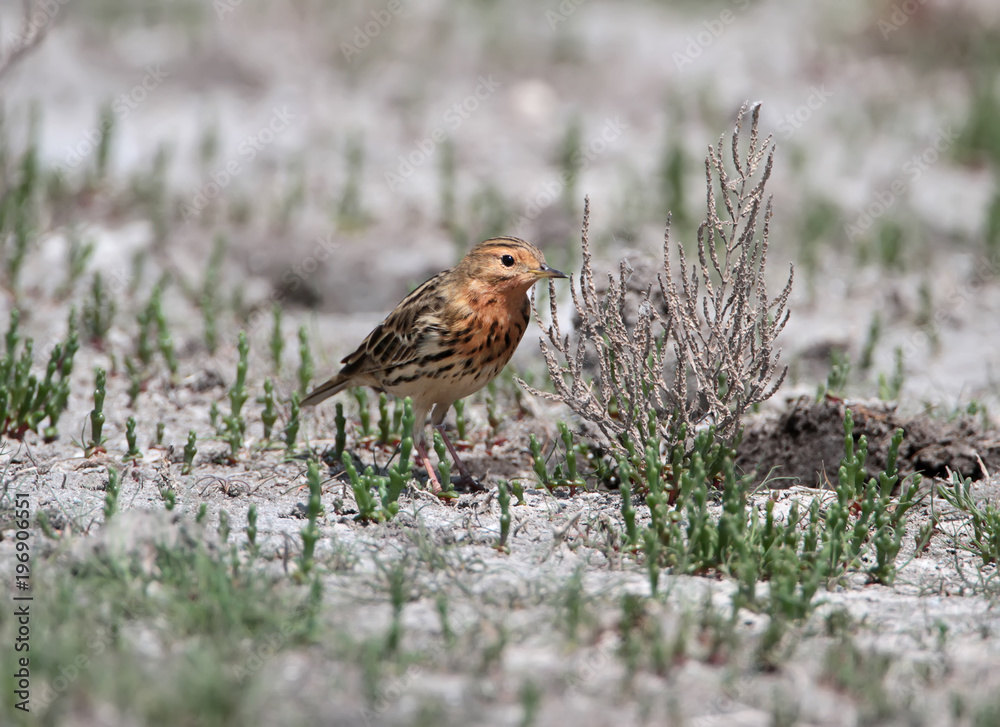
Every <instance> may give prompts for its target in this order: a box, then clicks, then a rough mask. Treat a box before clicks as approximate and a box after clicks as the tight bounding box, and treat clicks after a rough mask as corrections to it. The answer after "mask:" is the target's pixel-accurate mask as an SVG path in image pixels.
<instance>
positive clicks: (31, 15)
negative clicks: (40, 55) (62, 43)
mask: <svg viewBox="0 0 1000 727" xmlns="http://www.w3.org/2000/svg"><path fill="white" fill-rule="evenodd" d="M21 5H22V10H21V14H22V16H23V18H22V20H21V32H20V33H18V35H17V36H16V40H15V42H14V44H13V45H12V46H11V47H10V48H6V49H3V50H2V51H0V81H2V80H3V78H4V76H6V75H7V74H8V73H9V72H10V71H11V70H13V69H14V67H15V66H17V64H18V63H20V62H21V61H22V60H24V57H25V56H27V55H28V53H30V52H31V51H33V50H34V49H35V48H37V47H38V46H39V45H40V44H41V42H42V41H43V40H44V39H45V35H46V34H47V33H48V32H49V28H50V27H52V24H53V23H54V22H55V19H54V17H53V16H52V15H51V14H50V13H49V11H48V10H47V9H46V3H45V2H44V1H43V0H22V2H21ZM49 6H54V7H56V8H58V7H60V6H59V5H58V4H56V3H49ZM40 18H44V22H41V23H39V22H38V21H39V19H40Z"/></svg>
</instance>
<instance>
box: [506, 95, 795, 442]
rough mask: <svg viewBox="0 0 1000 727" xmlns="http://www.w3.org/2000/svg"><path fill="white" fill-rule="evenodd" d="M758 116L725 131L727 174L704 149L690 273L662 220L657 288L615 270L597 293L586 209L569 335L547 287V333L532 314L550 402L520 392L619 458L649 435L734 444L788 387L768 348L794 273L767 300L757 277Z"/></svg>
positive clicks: (763, 168) (769, 149)
mask: <svg viewBox="0 0 1000 727" xmlns="http://www.w3.org/2000/svg"><path fill="white" fill-rule="evenodd" d="M759 114H760V105H759V104H756V105H754V106H753V107H749V106H748V105H747V104H744V105H743V107H742V108H741V109H740V113H739V116H738V118H737V120H736V124H735V127H734V129H733V133H732V144H731V160H730V161H731V164H732V168H731V169H729V168H727V165H726V163H725V162H724V159H723V156H724V154H723V148H724V146H723V142H724V140H725V135H723V136H721V137H720V138H719V145H718V147H712V146H709V150H708V156H707V157H706V159H705V180H706V187H707V209H708V213H707V217H706V219H705V221H704V222H703V223H702V224H701V225H700V226H699V228H698V244H697V262H696V263H691V264H689V263H688V262H687V259H686V257H685V254H684V247H683V246H682V245H681V244H676V245H671V241H670V222H669V219H668V221H667V228H666V232H665V234H664V240H663V269H662V271H661V272H660V273H659V274H658V275H657V280H658V285H655V286H654V284H653V282H652V281H649V282H648V284H647V285H646V286H645V289H644V290H643V291H642V292H636V286H635V285H634V284H630V281H629V277H630V275H631V272H632V270H631V268H630V267H629V265H628V263H627V262H625V261H622V262H621V263H620V265H619V271H618V276H617V277H616V276H614V275H611V274H610V273H609V274H608V285H607V290H606V291H604V292H602V293H599V292H598V289H597V287H596V286H595V280H594V272H593V268H592V266H591V252H590V244H589V240H588V228H589V223H590V201H589V199H588V200H587V202H586V204H585V206H584V214H583V230H582V235H581V245H582V249H583V269H582V271H581V273H580V279H579V290H578V289H577V281H575V280H571V281H570V289H571V291H572V296H573V305H574V307H575V309H576V316H577V317H578V319H579V324H578V326H577V330H576V331H575V332H574V335H573V336H572V337H571V336H570V335H569V334H563V332H562V331H561V330H560V328H559V311H558V306H557V303H556V291H555V288H554V286H553V285H552V283H551V281H550V283H549V305H550V313H551V323H543V322H542V320H541V319H540V317H539V315H538V310H537V308H535V311H534V312H535V319H536V321H538V323H539V325H540V326H541V328H542V330H543V332H544V333H545V336H546V337H545V338H542V339H541V340H540V342H541V347H542V353H543V355H544V356H545V362H546V364H547V365H548V369H549V374H550V376H551V378H552V381H553V384H554V387H555V393H554V394H552V393H547V392H542V391H539V390H537V389H534V388H532V387H530V386H528V385H527V384H526V383H525V382H523V381H520V380H519V383H520V385H521V386H523V387H524V388H525V389H526V390H528V391H530V392H531V393H533V394H535V395H537V396H541V397H545V398H547V399H552V400H555V401H560V402H562V403H564V404H566V405H567V406H569V408H570V409H571V410H572V411H573V412H574V413H575V414H576V415H577V416H579V417H580V418H582V419H584V420H586V421H588V422H591V423H592V424H594V425H595V426H596V427H597V429H598V430H599V431H600V433H601V435H602V438H603V439H605V440H606V442H607V444H609V445H611V446H612V447H613V448H614V449H615V450H617V451H618V452H619V453H622V454H624V453H625V452H626V450H627V444H628V443H630V442H631V443H633V444H634V445H636V446H637V447H638V451H639V452H642V451H643V443H645V442H646V441H647V437H648V436H649V435H650V434H651V433H652V432H651V427H655V431H656V434H657V435H658V436H659V437H660V439H661V440H664V441H666V442H668V443H674V442H677V441H678V440H679V439H680V438H682V437H683V438H685V439H690V438H691V437H692V436H693V435H694V433H695V432H696V430H697V429H699V428H701V427H703V426H705V425H714V427H715V429H716V436H717V437H721V438H722V439H724V440H726V441H730V442H731V441H733V440H734V438H735V437H736V435H737V433H738V432H739V430H740V424H741V421H742V418H743V415H744V414H745V413H746V411H747V410H748V409H749V408H750V407H751V406H753V405H754V404H756V403H759V402H762V401H764V400H766V399H767V398H769V397H770V396H771V395H772V394H774V392H775V391H776V390H777V388H778V387H779V386H780V385H781V382H782V381H783V379H784V377H785V372H786V369H785V368H781V369H780V370H779V368H778V359H779V356H780V353H781V352H780V349H776V348H775V345H774V344H775V338H776V336H777V335H778V333H779V332H780V331H781V330H782V328H784V326H785V323H786V322H787V320H788V309H787V304H788V296H789V294H790V293H791V290H792V279H793V274H794V270H793V269H791V267H790V269H789V275H788V282H787V283H786V284H785V286H784V288H783V289H782V290H781V292H780V293H779V294H778V295H777V296H776V297H774V298H769V297H768V295H767V286H766V283H765V279H764V272H765V266H766V263H767V248H768V236H769V221H770V219H771V198H770V197H768V198H767V199H766V200H765V198H764V187H765V185H766V184H767V180H768V178H769V177H770V175H771V164H772V161H773V158H774V145H773V144H772V143H771V137H770V136H768V137H767V138H765V139H763V140H761V139H759V138H758V131H757V127H758V117H759ZM748 116H749V119H750V130H749V139H748V140H745V139H744V138H743V137H744V136H746V134H745V133H744V130H743V123H744V121H745V120H746V118H747V117H748ZM744 141H746V142H747V143H746V150H745V151H744V152H743V153H741V152H740V146H741V145H743V143H744ZM673 255H676V258H677V262H676V265H675V263H674V262H673V260H672V256H673ZM675 271H676V274H675ZM546 339H547V340H546ZM590 371H595V375H589V372H590ZM651 415H652V416H651Z"/></svg>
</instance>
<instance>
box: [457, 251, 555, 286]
mask: <svg viewBox="0 0 1000 727" xmlns="http://www.w3.org/2000/svg"><path fill="white" fill-rule="evenodd" d="M455 271H456V272H458V273H460V274H463V275H466V276H468V277H469V278H471V279H472V280H474V281H476V282H479V283H481V284H484V285H486V286H488V287H490V288H492V289H494V290H501V291H503V292H508V293H517V292H522V293H523V292H525V291H527V290H528V288H530V287H531V286H532V285H534V284H535V283H536V282H538V281H539V280H541V279H542V278H565V277H566V276H565V275H564V274H563V273H561V272H559V271H558V270H554V269H552V268H550V267H549V266H548V265H546V264H545V255H543V254H542V251H541V250H539V249H538V248H537V247H535V246H534V245H532V244H531V243H529V242H525V241H524V240H519V239H518V238H516V237H494V238H492V239H489V240H485V241H483V242H480V243H479V244H478V245H476V246H475V247H474V248H472V249H471V250H470V251H469V253H468V254H467V255H466V256H465V257H464V258H462V261H461V262H460V263H459V264H458V265H457V266H456V267H455Z"/></svg>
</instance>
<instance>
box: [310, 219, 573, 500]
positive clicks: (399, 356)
mask: <svg viewBox="0 0 1000 727" xmlns="http://www.w3.org/2000/svg"><path fill="white" fill-rule="evenodd" d="M565 277H567V276H566V275H565V274H564V273H561V272H559V271H558V270H554V269H553V268H551V267H549V266H548V265H547V264H546V263H545V256H544V255H543V254H542V251H541V250H539V249H538V248H537V247H535V246H534V245H532V244H531V243H529V242H525V241H524V240H521V239H519V238H516V237H493V238H490V239H488V240H484V241H483V242H480V243H479V244H477V245H475V246H474V247H473V248H472V249H471V250H469V252H468V253H467V254H466V255H465V257H464V258H462V260H461V261H460V262H459V263H458V264H457V265H456V266H455V267H453V268H449V269H448V270H445V271H443V272H440V273H438V274H437V275H435V276H434V277H433V278H431V279H430V280H428V281H426V282H425V283H423V284H422V285H420V286H419V287H417V288H416V289H415V290H414V291H413V292H412V293H410V294H409V295H407V296H406V297H405V298H403V300H402V301H401V302H400V303H399V304H398V305H397V306H396V307H395V309H394V310H393V311H392V312H391V313H390V314H389V315H388V316H386V318H385V319H384V320H383V321H382V322H381V323H379V324H378V325H377V326H376V327H375V329H374V330H372V332H371V333H369V334H368V337H367V338H365V340H364V341H362V342H361V345H359V346H358V347H357V349H356V350H355V351H354V352H353V353H351V354H349V355H348V356H346V357H345V358H344V359H343V360H342V361H341V364H343V366H342V368H341V369H340V371H338V372H337V373H336V374H335V375H334V376H332V377H331V378H330V379H328V380H327V381H325V382H324V383H322V384H320V385H319V386H317V387H316V388H315V389H314V390H313V391H311V392H309V393H308V394H307V395H306V396H305V398H304V399H303V400H302V402H301V405H302V406H312V405H315V404H318V403H320V402H321V401H323V400H325V399H327V398H329V397H331V396H333V395H335V394H338V393H340V392H341V391H343V390H344V389H347V388H351V387H356V386H367V387H370V388H372V389H374V390H375V391H377V392H379V393H381V392H385V393H388V394H391V395H392V396H396V397H399V398H405V397H410V398H411V400H412V402H413V442H414V445H415V447H416V450H417V455H418V458H419V459H420V464H421V465H423V467H424V469H425V470H426V471H427V478H428V481H429V484H430V486H431V490H432V491H433V492H440V491H441V484H440V482H438V479H437V476H436V475H435V474H434V469H433V467H432V466H431V463H430V458H429V457H428V454H427V444H426V440H425V438H424V433H425V431H426V424H427V416H428V414H430V415H431V424H432V425H433V426H434V427H435V428H436V429H437V430H438V431H439V432H441V437H442V439H443V440H444V443H445V444H446V445H447V447H448V451H449V452H450V453H451V456H452V459H454V460H455V464H456V465H457V466H458V469H459V472H460V473H461V476H462V480H463V481H474V480H473V478H472V476H471V475H470V474H469V471H468V469H467V468H466V467H465V465H464V463H463V462H462V460H461V458H460V457H459V456H458V452H457V451H455V447H454V445H453V444H452V443H451V440H449V439H448V435H447V434H446V433H445V430H444V419H445V416H446V415H447V413H448V409H449V408H450V407H451V405H452V404H454V403H455V402H456V401H458V400H459V399H464V398H465V397H467V396H469V395H470V394H474V393H475V392H477V391H479V390H480V389H482V388H483V387H484V386H486V385H487V384H488V383H489V382H490V381H492V380H493V379H494V378H496V376H497V375H498V374H499V373H500V371H502V370H503V367H504V366H506V365H507V362H508V361H510V358H511V356H513V354H514V350H515V349H516V348H517V345H518V344H519V343H520V342H521V338H522V336H523V335H524V332H525V330H526V329H527V327H528V318H529V316H530V313H531V306H530V304H529V302H528V295H527V293H528V289H529V288H531V286H532V285H534V284H535V283H536V282H538V281H539V280H544V279H546V278H565Z"/></svg>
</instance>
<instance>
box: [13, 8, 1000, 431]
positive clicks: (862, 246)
mask: <svg viewBox="0 0 1000 727" xmlns="http://www.w3.org/2000/svg"><path fill="white" fill-rule="evenodd" d="M40 7H41V9H38V7H37V6H36V9H35V10H33V14H32V15H31V16H30V20H29V24H28V26H23V25H22V21H21V13H20V11H21V4H20V3H17V2H12V1H11V0H7V1H6V2H4V3H3V5H2V7H0V10H2V12H0V21H2V27H0V38H2V39H3V47H6V48H12V47H14V46H15V45H16V44H17V43H18V41H19V38H23V37H25V35H26V34H27V35H28V36H33V35H34V34H35V33H45V34H46V37H45V39H44V41H43V42H41V43H40V44H39V45H38V47H37V48H35V49H34V50H33V51H32V52H31V53H30V54H29V55H27V56H25V57H24V58H23V59H22V60H21V61H20V62H19V63H17V64H16V65H15V66H13V67H12V68H11V69H10V70H9V72H8V73H7V74H6V75H5V76H4V77H3V78H2V79H0V84H2V85H0V94H2V96H0V98H2V110H3V129H2V135H0V139H2V142H3V147H2V155H0V165H2V169H3V173H4V175H5V176H4V179H5V180H6V183H7V185H8V187H10V185H12V184H13V183H14V181H13V180H16V179H18V174H19V171H18V170H19V169H23V168H24V163H25V159H26V158H27V156H28V155H29V153H30V154H33V155H35V157H34V158H36V159H37V175H38V179H39V184H38V185H37V190H38V191H37V192H36V193H33V194H36V195H37V199H35V204H34V207H33V209H34V210H35V211H34V213H33V215H34V217H33V219H32V220H31V224H32V225H33V226H34V227H35V228H36V229H37V230H39V232H40V233H41V234H40V236H39V237H37V238H34V237H32V238H31V240H30V242H28V241H25V242H23V243H19V242H18V240H20V239H21V238H19V237H18V235H16V234H12V233H11V229H12V228H11V225H12V224H13V222H12V220H11V218H10V217H9V216H8V218H7V219H6V221H5V222H3V223H2V224H5V225H7V227H6V228H5V234H4V235H3V236H2V237H0V240H3V245H4V247H3V249H2V254H3V256H4V263H5V264H4V276H5V286H6V289H7V294H6V296H5V300H4V302H3V305H4V307H9V306H10V305H12V304H14V303H15V302H18V303H19V304H20V306H21V307H22V308H27V309H28V311H29V312H28V316H29V317H30V318H32V319H33V323H32V324H31V325H32V326H33V327H34V328H35V329H36V330H45V327H46V325H48V323H47V321H48V320H51V321H52V323H51V330H52V334H51V335H52V337H53V340H54V339H55V338H56V337H57V336H59V335H61V327H62V326H63V322H64V320H65V309H66V307H67V306H68V305H69V304H70V303H72V302H74V301H82V300H83V299H84V298H85V297H86V295H88V292H89V291H91V290H92V280H93V277H94V275H95V273H98V272H99V273H100V274H101V275H102V279H103V283H104V285H105V286H106V287H108V289H110V290H112V292H113V294H114V295H118V294H120V295H122V296H125V297H124V300H125V304H124V305H121V306H119V310H118V313H117V318H116V320H115V322H114V323H113V325H111V326H110V329H109V331H108V336H109V338H110V339H111V340H112V343H113V342H114V341H115V340H116V338H117V339H120V340H122V341H128V340H129V339H130V338H131V337H133V336H134V335H135V330H134V329H135V321H134V315H133V313H132V312H131V311H129V310H123V308H127V307H128V305H129V301H135V302H136V309H138V307H139V303H140V301H144V300H145V299H146V298H147V297H148V294H149V293H148V291H149V289H150V287H151V286H152V285H153V284H154V283H155V282H156V281H157V280H158V279H160V278H161V276H163V275H164V274H166V275H169V276H170V278H171V280H172V281H174V282H176V285H171V287H170V288H169V290H168V292H167V299H168V300H169V301H170V305H169V311H170V316H171V317H172V318H176V321H174V322H175V323H176V325H177V326H178V333H176V334H175V335H176V336H177V337H178V338H179V339H180V344H181V348H182V350H184V351H186V352H187V353H188V354H192V355H196V356H200V355H204V356H205V357H206V358H205V360H206V362H207V361H209V358H208V356H209V353H210V350H209V349H210V348H211V347H208V348H206V347H204V345H203V344H202V343H201V341H202V339H203V332H202V331H201V325H202V324H201V322H200V320H201V317H200V316H199V314H198V308H199V307H201V306H204V305H206V301H207V300H208V299H211V300H210V304H211V305H213V306H215V307H216V309H217V311H218V317H219V320H220V324H219V325H220V330H224V331H227V333H226V334H225V335H224V336H223V337H222V338H223V339H224V346H228V347H229V351H230V352H231V349H232V346H233V344H234V340H235V335H229V333H228V332H232V331H235V330H236V329H237V325H238V326H240V327H248V328H249V329H250V330H251V334H253V332H254V330H255V327H256V328H260V330H259V331H257V333H258V334H259V335H260V336H262V337H263V336H265V335H266V330H265V329H266V328H267V326H266V325H263V326H257V323H258V322H259V321H260V319H261V318H263V317H264V315H265V314H266V315H267V316H269V315H270V309H271V307H272V305H273V304H274V303H276V302H277V303H280V304H281V305H282V306H283V307H284V308H285V310H286V315H288V316H291V317H293V318H300V319H301V320H302V321H308V322H309V325H310V326H311V327H312V328H313V330H314V331H315V333H316V335H317V336H318V338H316V339H314V340H315V341H316V343H315V346H316V348H319V349H321V350H322V351H323V362H324V364H329V362H330V361H333V360H339V358H340V357H341V356H343V355H344V354H346V353H347V352H349V350H351V349H352V348H353V346H354V345H356V343H357V342H358V341H359V340H360V339H361V337H362V336H363V335H364V334H365V333H366V332H367V331H368V330H369V328H370V327H371V325H372V324H374V323H375V322H377V321H378V320H379V319H380V318H381V317H382V316H384V315H385V313H386V312H388V310H390V309H391V307H392V306H393V305H394V304H395V303H396V302H397V301H398V300H399V299H400V298H401V297H402V295H404V294H405V293H406V292H407V290H408V289H411V288H412V287H414V286H415V285H416V284H418V283H419V282H421V281H422V280H424V279H426V278H427V277H429V276H430V275H432V274H434V273H436V272H437V271H439V270H441V269H443V268H445V267H448V266H450V265H451V264H453V263H454V262H455V261H456V260H457V259H459V258H460V257H461V255H462V254H464V252H465V251H466V250H467V249H468V248H469V247H470V246H471V245H472V244H474V243H475V242H476V241H478V240H480V239H483V238H485V237H488V236H490V235H494V234H518V235H520V236H523V237H525V238H527V239H529V240H532V241H535V242H537V243H538V244H539V245H540V246H541V247H542V248H543V249H544V250H545V253H546V255H547V256H548V258H549V262H550V263H551V264H553V265H554V266H555V267H559V268H563V267H564V266H565V267H566V268H569V269H570V270H575V269H578V267H579V259H578V257H579V251H578V244H579V243H578V240H579V228H580V223H581V213H582V208H583V198H584V195H589V196H590V201H591V240H592V242H593V243H594V245H595V246H596V249H597V251H598V255H599V263H600V264H601V265H602V266H606V267H607V268H608V269H611V268H614V267H617V261H618V260H619V259H621V258H628V259H629V261H630V263H631V264H632V266H633V268H635V269H636V271H637V272H636V274H637V275H642V274H643V271H645V274H646V275H647V277H651V276H652V275H653V274H654V273H655V271H656V270H657V269H658V263H657V260H658V259H659V256H660V254H661V253H660V249H661V246H662V239H663V227H664V224H665V222H666V220H667V216H668V213H670V214H672V219H673V225H672V235H673V237H674V239H675V240H682V241H684V243H685V244H686V245H688V246H689V248H690V246H691V245H693V244H694V240H695V234H696V230H697V226H698V224H699V222H700V221H701V220H702V219H703V217H704V205H705V181H704V180H705V164H704V159H705V155H706V153H707V150H708V145H709V144H717V143H718V140H719V137H720V135H721V134H723V133H726V134H727V135H728V133H729V132H730V131H731V129H732V125H733V122H734V120H735V118H736V115H737V112H738V109H739V108H740V106H741V104H742V103H743V102H744V101H751V102H758V101H759V102H761V103H762V111H761V127H762V132H763V133H767V134H771V135H773V137H774V141H775V143H776V144H777V154H776V157H775V166H774V171H773V176H772V179H771V181H770V183H769V185H768V188H769V190H770V193H771V194H772V195H773V198H774V218H773V220H772V223H771V250H770V253H769V258H768V262H769V263H770V270H769V272H770V273H771V274H772V275H773V284H774V288H773V290H774V291H775V292H776V291H777V290H778V287H779V282H780V281H782V280H783V278H784V277H785V276H787V270H788V264H789V263H794V265H795V276H796V284H795V292H794V297H793V301H792V318H791V322H790V323H789V326H788V328H787V329H786V332H785V334H784V341H783V344H784V350H785V360H786V361H787V362H788V363H789V364H790V366H791V372H790V377H789V380H788V383H787V384H786V386H785V391H786V392H789V393H795V392H800V391H803V390H806V391H810V392H811V391H815V388H816V384H817V382H822V381H825V380H826V379H827V377H828V375H829V373H830V372H831V370H836V367H837V366H840V367H841V369H840V370H841V371H843V370H844V367H845V366H849V367H850V369H849V370H850V373H849V375H847V376H846V383H845V384H844V386H843V387H842V389H843V392H845V393H850V394H855V395H859V396H874V395H883V396H884V398H899V399H900V400H901V401H905V402H907V405H908V406H910V407H913V408H917V409H919V408H922V407H931V408H936V409H940V410H943V411H945V412H951V411H958V410H961V411H967V410H972V411H974V412H980V411H983V412H985V413H984V416H985V417H986V418H989V417H990V416H991V414H990V413H989V412H990V411H991V405H993V406H992V410H993V411H995V410H997V406H996V405H995V402H996V399H997V393H998V384H997V371H998V366H1000V284H998V280H1000V187H998V183H997V179H998V177H997V175H998V170H1000V74H998V70H1000V4H997V3H996V2H992V1H991V0H969V1H967V2H945V1H940V0H897V1H893V2H889V1H884V2H883V1H864V2H861V1H851V0H847V1H845V0H836V1H833V0H830V1H824V2H811V3H800V2H790V1H787V0H773V1H770V2H767V1H763V0H759V1H758V0H735V1H732V2H730V1H723V2H610V1H607V0H562V1H561V2H556V1H555V0H551V1H547V2H541V3H536V2H521V1H508V2H502V3H501V2H497V1H488V0H483V1H480V2H472V3H450V2H443V1H440V0H439V1H437V2H424V3H410V2H406V1H404V0H375V1H374V2H320V1H319V0H282V1H280V2H274V1H265V0H213V1H211V2H210V1H209V0H171V1H170V2H153V1H151V0H150V1H146V0H142V1H140V0H129V1H126V0H89V1H87V2H76V1H73V0H50V1H49V2H47V3H43V4H42V5H41V6H40ZM26 239H27V238H26ZM213 260H214V261H215V263H213V262H212V261H213ZM207 271H209V272H211V275H209V274H208V272H207ZM4 315H6V312H5V311H4ZM227 323H228V324H230V325H228V326H227ZM533 338H534V336H532V335H530V333H529V336H528V339H529V342H528V343H526V344H525V345H524V346H522V348H521V351H520V352H519V359H518V361H519V363H520V365H522V366H528V365H530V361H531V360H534V359H536V358H537V351H536V350H535V349H536V347H535V346H534V345H530V344H531V339H533ZM231 339H232V340H231ZM227 356H228V354H227ZM229 358H231V356H229V357H228V358H227V359H226V360H227V361H228V360H229ZM206 365H208V364H206ZM226 366H227V367H228V366H229V364H226ZM892 394H895V395H896V396H892Z"/></svg>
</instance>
